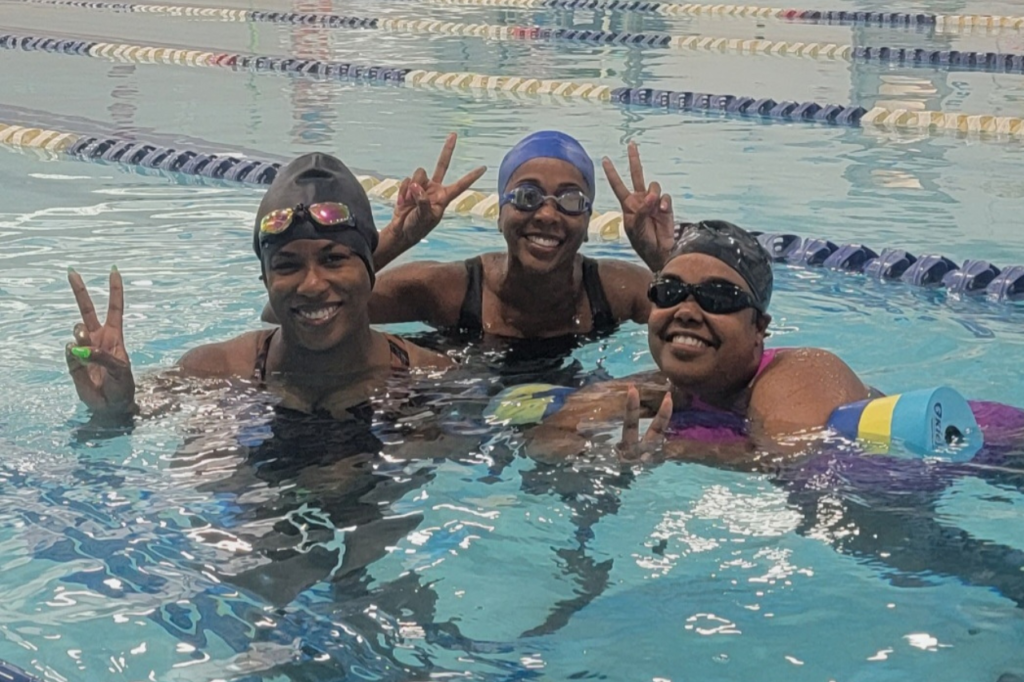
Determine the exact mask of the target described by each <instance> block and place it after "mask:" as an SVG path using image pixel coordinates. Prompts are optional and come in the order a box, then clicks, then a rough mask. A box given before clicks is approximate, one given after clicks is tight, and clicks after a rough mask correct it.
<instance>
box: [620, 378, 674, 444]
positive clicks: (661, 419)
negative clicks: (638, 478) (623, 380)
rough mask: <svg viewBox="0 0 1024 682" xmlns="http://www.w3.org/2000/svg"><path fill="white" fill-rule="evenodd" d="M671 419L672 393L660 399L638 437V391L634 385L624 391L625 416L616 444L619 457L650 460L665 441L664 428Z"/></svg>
mask: <svg viewBox="0 0 1024 682" xmlns="http://www.w3.org/2000/svg"><path fill="white" fill-rule="evenodd" d="M671 419H672V393H671V392H669V393H666V394H665V397H664V398H662V400H661V406H660V407H659V408H658V413H657V414H656V415H654V419H653V420H652V421H651V424H650V426H648V427H647V432H646V433H645V434H644V435H643V437H642V438H641V437H640V392H639V391H637V390H636V386H632V385H631V386H630V387H629V389H628V390H627V391H626V416H625V419H624V420H623V422H622V441H621V442H620V443H619V444H618V446H617V448H616V449H617V450H618V453H619V458H620V459H622V460H623V461H627V462H637V461H640V462H650V461H651V460H653V459H654V458H655V457H656V455H657V454H658V452H659V451H660V450H661V446H662V445H663V444H664V443H665V429H666V428H667V427H668V424H669V422H670V421H671Z"/></svg>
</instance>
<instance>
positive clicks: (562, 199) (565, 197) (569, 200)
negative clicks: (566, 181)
mask: <svg viewBox="0 0 1024 682" xmlns="http://www.w3.org/2000/svg"><path fill="white" fill-rule="evenodd" d="M502 199H503V200H504V202H505V203H508V204H512V207H513V208H515V209H516V210H518V211H524V212H527V213H533V212H534V211H536V210H537V209H539V208H540V207H541V206H543V205H544V202H545V201H547V200H548V199H554V200H555V207H556V208H557V209H558V210H559V211H560V212H561V213H564V214H565V215H571V216H578V215H583V214H584V213H586V212H587V211H589V210H590V199H588V198H587V195H586V194H584V193H583V190H581V189H576V188H571V189H566V190H563V191H561V192H559V193H558V194H544V190H542V189H541V188H540V187H537V185H530V184H522V185H519V186H518V187H516V188H514V189H512V191H510V192H507V193H506V194H505V195H504V196H503V197H502Z"/></svg>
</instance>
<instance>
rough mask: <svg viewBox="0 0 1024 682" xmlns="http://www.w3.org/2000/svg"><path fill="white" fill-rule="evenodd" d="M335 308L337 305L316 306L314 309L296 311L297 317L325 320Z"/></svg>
mask: <svg viewBox="0 0 1024 682" xmlns="http://www.w3.org/2000/svg"><path fill="white" fill-rule="evenodd" d="M337 309H338V307H337V306H328V307H326V308H317V309H316V310H300V311H298V313H299V317H304V318H306V319H307V320H326V319H327V318H328V317H330V316H331V315H332V314H333V313H334V311H335V310H337Z"/></svg>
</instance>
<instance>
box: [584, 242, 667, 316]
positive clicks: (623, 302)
mask: <svg viewBox="0 0 1024 682" xmlns="http://www.w3.org/2000/svg"><path fill="white" fill-rule="evenodd" d="M597 264H598V273H599V274H600V276H601V288H602V289H604V295H605V296H606V297H607V298H608V304H609V305H610V306H611V308H612V313H613V314H614V315H615V317H616V319H618V320H633V321H634V322H640V323H643V322H646V321H647V316H648V313H649V312H650V302H649V301H648V300H647V287H648V286H649V285H650V283H651V280H652V279H653V278H654V275H653V274H652V273H651V271H650V270H648V269H647V267H645V266H643V265H638V264H636V263H630V262H629V261H626V260H620V259H617V258H599V259H597Z"/></svg>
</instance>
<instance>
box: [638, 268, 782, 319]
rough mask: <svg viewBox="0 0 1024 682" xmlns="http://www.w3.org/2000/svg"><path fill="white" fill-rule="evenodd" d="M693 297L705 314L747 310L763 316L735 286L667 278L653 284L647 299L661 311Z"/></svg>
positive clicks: (728, 283) (746, 294) (726, 313)
mask: <svg viewBox="0 0 1024 682" xmlns="http://www.w3.org/2000/svg"><path fill="white" fill-rule="evenodd" d="M691 296H693V300H695V301H697V305H699V306H700V307H701V310H703V311H704V312H707V313H711V314H712V315H728V314H729V313H735V312H739V311H740V310H743V309H744V308H753V309H755V310H757V311H758V312H763V311H762V310H761V306H760V305H758V303H757V301H755V300H754V297H753V296H751V295H750V294H748V293H747V292H745V291H743V289H740V288H739V287H738V286H737V285H735V284H732V283H731V282H704V283H702V284H687V283H686V282H683V281H682V280H678V279H674V278H671V277H665V278H661V279H658V280H656V281H654V282H652V283H651V286H650V288H648V289H647V298H648V299H650V301H651V303H653V304H654V305H655V306H657V307H658V308H671V307H673V306H677V305H679V304H680V303H682V302H683V301H685V300H686V299H688V298H690V297H691Z"/></svg>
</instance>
